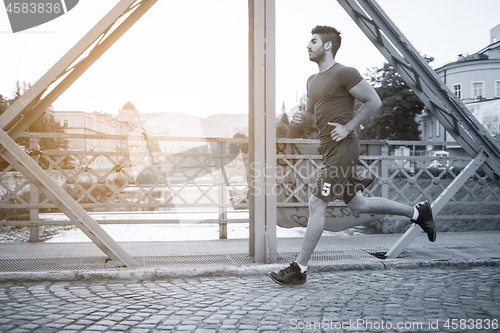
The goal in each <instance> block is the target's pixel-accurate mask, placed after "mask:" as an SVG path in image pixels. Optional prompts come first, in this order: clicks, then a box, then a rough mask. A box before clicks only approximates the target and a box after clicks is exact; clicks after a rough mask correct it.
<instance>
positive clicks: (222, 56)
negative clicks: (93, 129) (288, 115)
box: [0, 0, 500, 118]
mask: <svg viewBox="0 0 500 333" xmlns="http://www.w3.org/2000/svg"><path fill="white" fill-rule="evenodd" d="M117 3H118V1H117V0H104V1H103V0H80V1H79V3H78V4H77V6H76V7H75V8H74V9H73V10H71V11H69V12H68V13H66V14H65V15H63V16H61V17H59V18H57V19H55V20H53V21H50V22H47V23H45V24H43V25H40V26H37V27H34V28H31V29H29V30H26V31H23V32H18V33H15V34H14V33H12V31H11V28H10V25H9V22H8V17H7V13H6V11H5V8H4V7H1V8H0V42H1V44H0V45H2V52H0V61H1V66H2V70H1V74H0V94H2V95H4V96H7V97H10V96H11V95H12V91H13V89H14V86H15V82H16V81H21V82H22V81H27V82H30V83H32V84H34V83H35V82H36V81H37V80H38V79H40V78H41V77H42V76H43V75H44V74H45V73H46V72H47V71H48V70H49V69H50V68H51V67H52V66H53V65H54V64H55V63H56V62H57V61H58V60H59V59H60V58H61V57H62V56H63V55H64V54H65V53H66V52H67V51H68V50H70V49H71V47H73V46H74V45H75V44H76V43H77V42H78V41H79V40H80V39H81V38H82V37H83V36H84V35H85V34H86V33H87V32H88V31H89V30H90V29H91V28H92V27H93V26H94V25H95V24H96V23H97V22H98V21H99V20H100V19H101V18H102V17H103V16H104V15H105V14H106V13H107V12H108V11H109V10H110V9H111V8H112V7H113V6H114V5H116V4H117ZM378 3H379V5H380V6H381V7H382V9H383V10H384V11H385V12H386V13H387V14H388V15H389V17H390V18H391V20H392V21H393V22H394V23H395V24H396V26H397V27H398V28H399V29H400V30H401V31H402V32H403V34H404V35H405V36H406V37H407V39H409V41H410V42H411V43H412V45H413V46H414V47H415V48H416V49H417V50H418V51H419V52H420V53H421V54H423V55H428V56H432V57H434V58H435V61H434V62H433V63H432V64H431V66H432V67H434V68H437V67H439V66H441V65H443V64H445V63H448V62H451V61H454V60H456V59H457V56H458V54H468V53H475V52H477V51H479V50H480V49H482V48H483V47H485V46H487V45H488V44H489V36H490V29H492V28H493V27H495V26H496V25H498V24H500V15H498V13H500V1H499V0H379V1H378ZM316 25H330V26H334V27H336V28H337V29H339V30H340V31H341V32H342V36H343V41H342V47H341V48H340V50H339V52H338V54H337V58H336V60H337V61H338V62H340V63H342V64H344V65H347V66H352V67H355V68H357V69H358V70H359V71H360V73H361V74H362V75H364V74H366V73H367V72H368V69H370V68H373V67H382V65H383V63H384V62H385V59H384V58H383V57H382V55H381V54H380V53H379V52H378V51H377V49H376V48H375V47H374V46H373V45H372V44H371V42H370V41H369V40H368V39H367V37H366V36H365V35H364V34H363V33H362V32H361V30H360V29H359V28H358V27H357V25H356V24H355V23H354V22H353V21H352V19H351V18H350V17H349V16H348V15H347V13H346V12H345V11H344V9H343V8H342V7H341V6H340V5H339V4H338V2H337V1H335V0H307V1H305V0H276V112H277V113H279V112H281V107H282V105H283V103H284V104H285V107H286V108H287V109H290V108H292V107H293V106H294V105H296V103H297V99H298V98H300V96H301V95H302V94H304V93H305V85H306V80H307V78H308V77H309V76H310V75H312V74H314V73H315V72H317V65H316V64H315V63H312V62H310V61H309V60H308V54H307V49H306V46H307V43H308V41H309V39H310V31H311V29H312V28H313V27H314V26H316ZM127 101H130V102H132V103H133V104H134V105H135V107H136V108H137V109H138V110H139V112H141V113H157V112H183V113H188V114H192V115H196V116H200V117H204V118H205V117H208V116H209V115H212V114H219V113H229V114H241V113H247V112H248V3H247V1H246V0H210V1H208V0H183V1H168V0H159V1H158V2H157V3H156V4H155V5H154V6H153V7H152V8H151V9H150V10H149V11H148V12H147V13H146V14H145V15H144V16H143V17H142V18H141V19H140V20H139V21H138V22H137V23H136V24H135V25H134V26H133V27H132V28H131V29H130V30H129V31H128V32H126V33H125V34H124V35H123V36H122V37H121V38H120V40H118V41H117V42H116V43H115V45H113V46H112V47H111V48H110V49H109V50H108V51H107V52H106V53H105V54H104V55H103V56H102V57H101V58H100V59H99V60H97V62H96V63H95V64H93V65H92V66H91V67H90V68H89V69H88V70H87V71H86V72H85V73H84V74H83V75H82V76H81V77H80V78H79V79H78V80H77V81H76V82H75V83H74V84H73V85H72V86H71V87H69V88H68V89H67V90H66V91H65V92H64V93H63V94H62V95H61V96H60V97H59V98H58V99H57V100H56V101H55V102H54V103H53V106H54V109H55V110H56V111H68V110H76V111H86V112H93V111H101V112H105V113H111V114H118V110H119V109H120V108H121V107H122V106H123V105H124V104H125V103H126V102H127Z"/></svg>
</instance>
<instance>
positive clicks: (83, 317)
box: [0, 266, 500, 332]
mask: <svg viewBox="0 0 500 333" xmlns="http://www.w3.org/2000/svg"><path fill="white" fill-rule="evenodd" d="M499 273H500V267H499V266H489V267H473V268H455V267H446V268H425V267H424V268H419V269H394V270H377V271H370V270H358V271H341V272H321V273H320V272H316V273H315V272H311V273H310V276H309V278H308V282H307V283H306V284H305V285H302V286H296V287H284V286H279V285H276V284H275V283H273V282H272V281H271V280H270V279H269V278H268V277H267V276H265V275H253V276H243V277H234V276H232V277H203V278H187V279H172V280H158V281H143V282H131V281H116V280H108V281H87V282H33V283H22V284H21V283H15V282H12V283H1V284H0V331H2V332H28V331H33V332H79V331H85V332H124V331H126V332H167V331H168V332H175V331H188V332H246V331H248V332H256V331H258V332H266V331H270V332H276V331H294V332H301V331H304V332H313V331H326V332H374V331H381V332H493V331H500V329H498V325H500V324H499V323H498V320H500V275H499ZM453 319H456V320H454V321H453ZM361 320H364V325H361ZM447 320H449V321H448V326H449V327H446V326H445V325H446V323H447ZM480 323H481V325H482V326H480ZM358 324H359V325H358ZM389 325H390V326H392V328H391V327H390V326H389ZM397 325H400V326H399V327H398V326H397ZM420 325H421V326H420ZM342 326H343V327H342ZM405 326H406V329H405V328H404V327H405ZM487 326H489V327H490V329H486V327H487ZM438 327H439V328H438ZM398 328H401V329H398ZM453 328H456V329H453ZM494 328H496V330H495V329H494Z"/></svg>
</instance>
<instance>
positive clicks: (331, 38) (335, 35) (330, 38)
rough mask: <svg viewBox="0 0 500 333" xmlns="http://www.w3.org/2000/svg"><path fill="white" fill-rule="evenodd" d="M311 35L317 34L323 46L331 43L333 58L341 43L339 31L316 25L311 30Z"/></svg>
mask: <svg viewBox="0 0 500 333" xmlns="http://www.w3.org/2000/svg"><path fill="white" fill-rule="evenodd" d="M311 34H312V35H314V34H318V35H319V36H320V37H321V41H322V42H323V44H325V43H326V42H332V53H333V56H334V57H335V55H336V54H337V51H338V50H339V48H340V44H341V42H342V37H340V31H338V30H337V29H335V28H332V27H329V26H326V25H317V26H315V27H314V28H313V29H312V30H311Z"/></svg>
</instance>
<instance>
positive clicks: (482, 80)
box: [419, 24, 500, 142]
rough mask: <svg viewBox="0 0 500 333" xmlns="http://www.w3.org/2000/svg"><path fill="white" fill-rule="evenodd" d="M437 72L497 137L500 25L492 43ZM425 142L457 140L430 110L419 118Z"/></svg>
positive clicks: (499, 109) (493, 35)
mask: <svg viewBox="0 0 500 333" xmlns="http://www.w3.org/2000/svg"><path fill="white" fill-rule="evenodd" d="M435 71H436V73H437V75H438V76H439V77H440V78H441V80H442V81H443V82H444V83H445V84H446V86H447V87H448V88H449V89H450V90H451V91H452V93H454V94H455V96H457V97H458V98H460V99H461V100H462V102H463V103H464V104H465V105H466V106H467V108H468V109H469V110H470V111H471V113H472V114H473V115H474V116H475V117H476V118H477V119H478V121H479V122H480V123H481V124H482V125H483V126H485V128H486V129H487V130H488V131H489V133H490V134H491V135H492V136H493V137H497V136H498V135H499V134H500V123H499V121H500V24H499V25H497V26H496V27H494V28H493V29H491V30H490V43H489V45H488V46H486V47H485V48H483V49H482V50H480V51H479V52H476V53H474V54H470V55H462V54H461V55H459V56H458V60H456V61H453V62H451V63H448V64H446V65H444V66H441V67H439V68H437V69H436V70H435ZM419 122H420V124H421V131H422V140H424V141H447V142H454V141H455V140H454V139H453V137H452V136H451V135H450V134H449V133H447V132H446V131H445V130H444V128H443V126H442V125H441V124H440V123H439V122H438V121H437V120H436V119H435V117H434V116H433V115H432V114H430V112H428V111H424V112H423V114H422V116H421V117H420V119H419Z"/></svg>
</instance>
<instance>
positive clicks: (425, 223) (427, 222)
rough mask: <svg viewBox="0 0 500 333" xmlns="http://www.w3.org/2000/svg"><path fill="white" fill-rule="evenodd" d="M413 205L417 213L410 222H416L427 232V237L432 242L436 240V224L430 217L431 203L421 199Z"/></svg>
mask: <svg viewBox="0 0 500 333" xmlns="http://www.w3.org/2000/svg"><path fill="white" fill-rule="evenodd" d="M415 207H416V208H417V210H418V213H419V214H418V218H417V220H416V221H415V220H412V222H414V223H416V224H418V225H419V226H420V227H421V228H422V229H423V230H424V231H425V232H426V233H427V238H429V240H430V241H431V242H434V241H435V240H436V226H435V225H434V219H433V218H432V208H431V204H430V203H429V201H423V202H419V203H418V204H416V205H415Z"/></svg>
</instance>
